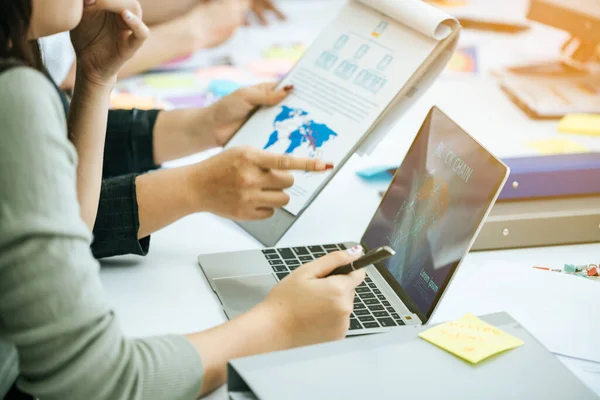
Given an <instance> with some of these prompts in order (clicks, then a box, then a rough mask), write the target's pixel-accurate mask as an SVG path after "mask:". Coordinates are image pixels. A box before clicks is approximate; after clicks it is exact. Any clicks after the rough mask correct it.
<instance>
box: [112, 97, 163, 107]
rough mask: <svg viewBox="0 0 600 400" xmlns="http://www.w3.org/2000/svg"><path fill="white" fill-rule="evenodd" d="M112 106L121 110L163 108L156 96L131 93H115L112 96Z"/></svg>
mask: <svg viewBox="0 0 600 400" xmlns="http://www.w3.org/2000/svg"><path fill="white" fill-rule="evenodd" d="M110 108H112V109H119V110H132V109H134V108H137V109H138V110H152V109H156V108H163V105H162V104H161V102H160V101H158V100H157V99H155V98H154V97H144V96H136V95H134V94H131V93H113V94H111V96H110Z"/></svg>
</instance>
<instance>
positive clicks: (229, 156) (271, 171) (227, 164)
mask: <svg viewBox="0 0 600 400" xmlns="http://www.w3.org/2000/svg"><path fill="white" fill-rule="evenodd" d="M187 168H189V174H188V176H187V178H186V179H185V182H186V183H185V186H186V187H187V190H188V191H189V192H188V195H187V196H186V197H187V198H189V199H190V201H192V202H193V204H192V207H193V209H194V210H195V211H196V212H200V211H208V212H212V213H213V214H217V215H220V216H223V217H225V218H232V219H236V220H256V219H265V218H269V217H271V216H272V215H273V213H274V209H275V208H279V207H283V206H285V205H286V204H287V203H288V202H289V200H290V197H289V195H288V194H286V193H285V192H284V191H283V190H284V189H287V188H289V187H291V186H292V185H293V184H294V177H293V176H292V174H290V173H289V172H288V171H290V170H300V171H326V170H328V169H331V168H333V165H330V164H326V163H325V162H323V161H320V160H315V159H310V158H295V157H291V156H284V155H278V154H273V153H270V152H267V151H263V150H257V149H253V148H242V147H239V148H233V149H230V150H226V151H224V152H222V153H221V154H218V155H216V156H214V157H211V158H209V159H208V160H206V161H203V162H201V163H199V164H196V165H192V166H189V167H187Z"/></svg>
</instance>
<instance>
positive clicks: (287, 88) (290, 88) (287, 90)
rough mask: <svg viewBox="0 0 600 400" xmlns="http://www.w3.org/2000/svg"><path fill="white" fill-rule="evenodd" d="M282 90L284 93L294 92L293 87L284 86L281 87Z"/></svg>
mask: <svg viewBox="0 0 600 400" xmlns="http://www.w3.org/2000/svg"><path fill="white" fill-rule="evenodd" d="M283 90H284V91H286V92H291V91H292V90H294V85H286V86H284V87H283Z"/></svg>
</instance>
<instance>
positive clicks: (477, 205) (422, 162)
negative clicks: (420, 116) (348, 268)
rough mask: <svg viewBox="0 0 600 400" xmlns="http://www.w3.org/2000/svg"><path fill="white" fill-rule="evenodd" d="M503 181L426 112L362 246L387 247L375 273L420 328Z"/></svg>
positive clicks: (467, 139)
mask: <svg viewBox="0 0 600 400" xmlns="http://www.w3.org/2000/svg"><path fill="white" fill-rule="evenodd" d="M506 174H507V168H506V167H505V166H504V165H503V164H502V163H501V162H499V161H498V160H497V159H495V158H494V157H493V156H492V155H491V154H490V153H489V152H488V151H487V150H485V149H484V148H483V147H482V146H481V145H480V144H479V143H477V142H476V141H475V140H473V139H472V138H471V136H469V135H468V134H467V133H466V132H464V131H463V130H462V129H461V128H460V127H459V126H457V125H456V124H455V123H454V122H452V121H451V120H450V119H449V118H448V117H447V116H446V115H444V114H443V113H442V112H441V111H439V110H438V109H436V108H433V109H432V110H431V112H430V113H429V115H428V117H427V119H426V120H425V122H424V123H423V125H422V127H421V129H420V131H419V133H418V134H417V137H416V138H415V140H414V141H413V143H412V145H411V147H410V149H409V151H408V153H407V154H406V157H405V158H404V161H403V162H402V165H401V166H400V168H399V169H398V171H397V172H396V175H395V176H394V179H393V181H392V183H391V185H390V187H389V189H388V191H387V193H386V195H385V197H384V198H383V200H382V202H381V204H380V205H379V208H378V209H377V211H376V213H375V216H374V217H373V219H372V220H371V223H370V224H369V227H368V228H367V230H366V232H365V234H364V236H363V238H362V242H363V245H365V246H366V248H369V249H372V248H376V247H379V246H383V245H388V246H390V247H392V248H393V249H394V250H395V251H396V254H395V256H393V257H392V258H390V259H388V260H386V261H385V262H383V263H381V264H380V265H378V268H379V270H380V272H381V273H382V275H383V276H384V277H385V278H386V280H387V281H388V283H389V284H390V285H391V286H392V288H393V289H394V290H395V291H396V293H398V295H399V296H400V297H401V298H402V300H403V301H404V302H405V304H406V306H408V307H409V308H411V311H413V312H415V313H416V314H417V315H419V316H420V317H421V319H423V322H425V321H426V320H428V319H429V317H430V316H431V314H432V312H433V309H434V308H435V306H436V304H437V302H438V300H439V298H440V297H441V294H442V292H443V291H444V290H445V288H446V286H447V284H448V282H449V281H450V278H451V277H452V274H453V273H454V271H455V270H456V267H457V266H458V264H459V262H460V260H461V259H462V258H463V257H464V256H465V254H466V252H467V251H468V249H469V246H470V245H471V242H472V239H473V237H474V236H475V234H476V233H477V230H478V229H479V226H480V224H481V222H482V220H483V218H484V217H485V215H486V213H487V211H488V209H489V208H490V205H491V204H492V202H493V201H494V199H495V198H496V195H497V193H498V192H499V191H500V189H501V186H502V184H503V182H504V180H505V177H506ZM382 265H384V266H385V269H387V271H386V270H384V269H383V267H382ZM388 272H389V273H388ZM407 298H408V300H409V301H408V302H407V301H406V299H407ZM413 308H416V310H413Z"/></svg>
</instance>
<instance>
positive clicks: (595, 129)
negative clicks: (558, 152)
mask: <svg viewBox="0 0 600 400" xmlns="http://www.w3.org/2000/svg"><path fill="white" fill-rule="evenodd" d="M558 130H559V131H560V132H562V133H575V134H580V135H591V136H600V114H569V115H566V116H565V117H563V119H561V120H560V123H559V124H558Z"/></svg>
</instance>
